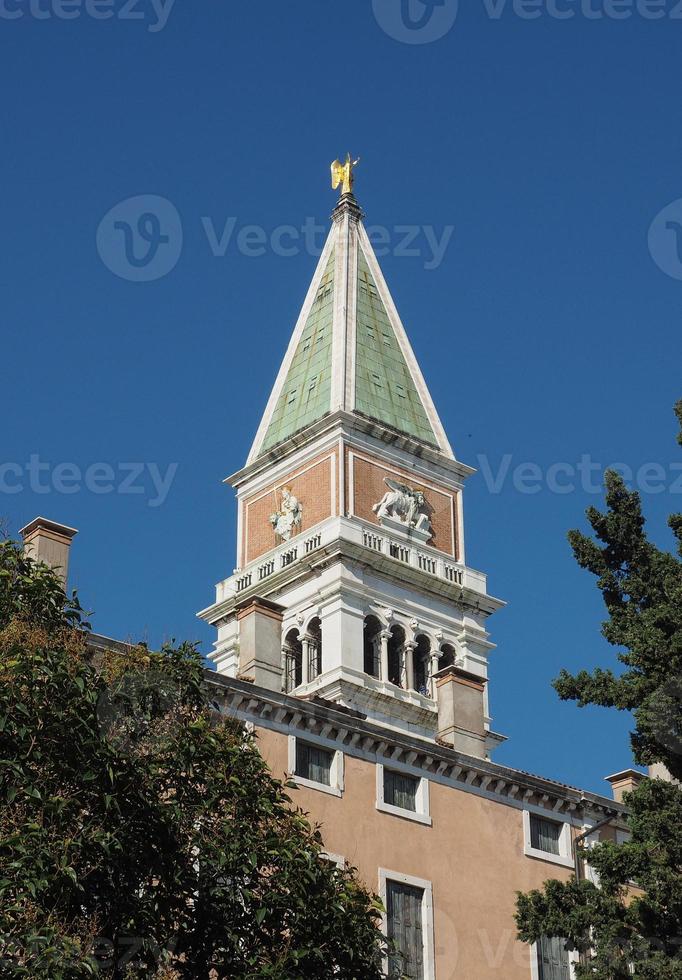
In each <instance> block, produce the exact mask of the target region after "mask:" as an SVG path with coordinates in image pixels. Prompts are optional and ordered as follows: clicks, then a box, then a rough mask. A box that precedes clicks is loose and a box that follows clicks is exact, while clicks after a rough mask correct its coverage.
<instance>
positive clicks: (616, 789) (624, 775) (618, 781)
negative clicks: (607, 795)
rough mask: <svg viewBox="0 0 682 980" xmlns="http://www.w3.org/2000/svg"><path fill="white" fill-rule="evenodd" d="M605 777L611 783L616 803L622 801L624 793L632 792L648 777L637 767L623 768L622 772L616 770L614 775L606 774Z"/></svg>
mask: <svg viewBox="0 0 682 980" xmlns="http://www.w3.org/2000/svg"><path fill="white" fill-rule="evenodd" d="M604 778H605V779H606V781H607V783H611V790H612V792H613V798H614V800H615V801H616V803H622V802H623V793H631V792H632V791H633V789H637V787H638V786H639V784H640V783H641V782H642V780H643V779H646V778H647V777H646V775H645V774H644V773H643V772H639V771H638V770H637V769H623V771H622V772H614V774H613V775H612V776H605V777H604Z"/></svg>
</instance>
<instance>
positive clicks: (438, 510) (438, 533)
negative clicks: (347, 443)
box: [346, 450, 458, 557]
mask: <svg viewBox="0 0 682 980" xmlns="http://www.w3.org/2000/svg"><path fill="white" fill-rule="evenodd" d="M386 477H389V478H391V479H394V480H397V481H398V482H400V483H406V484H407V485H408V486H414V487H419V488H420V489H422V490H423V491H424V496H425V497H426V502H427V504H428V505H429V507H430V514H429V516H430V518H431V526H432V528H433V537H432V538H431V540H430V541H429V542H428V543H429V545H430V547H432V548H437V549H438V550H439V551H443V552H445V553H446V554H448V555H453V556H454V557H458V556H457V554H456V551H457V538H456V527H457V523H456V520H454V521H453V518H454V515H455V514H456V507H457V494H456V493H455V492H453V491H451V490H445V489H442V490H439V489H436V487H435V485H434V484H433V483H431V482H430V481H426V482H425V481H424V480H423V479H422V477H421V475H420V474H417V473H414V472H413V473H409V472H407V471H405V470H401V469H399V468H397V467H394V466H388V465H387V464H385V463H380V462H379V461H376V462H374V461H371V460H369V459H367V458H366V457H365V456H364V454H363V455H360V454H356V453H354V452H352V451H350V450H347V453H346V480H347V485H350V484H352V487H353V501H352V506H353V513H354V514H355V515H356V516H357V517H360V518H361V519H362V520H363V521H370V522H371V523H373V524H378V523H379V521H378V520H377V516H376V514H375V513H374V511H373V510H372V508H373V507H374V505H375V504H376V503H378V502H379V501H380V500H381V498H382V497H383V496H384V494H385V493H386V490H387V489H388V488H387V486H386V484H385V483H384V480H385V478H386ZM346 499H347V500H350V496H349V492H348V490H347V496H346ZM453 528H454V533H453ZM453 540H454V548H453Z"/></svg>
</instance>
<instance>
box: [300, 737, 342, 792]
mask: <svg viewBox="0 0 682 980" xmlns="http://www.w3.org/2000/svg"><path fill="white" fill-rule="evenodd" d="M289 773H290V775H291V777H292V779H293V781H294V782H295V783H296V784H297V785H299V786H307V787H308V788H309V789H317V790H321V791H322V792H323V793H331V794H332V795H333V796H341V795H342V794H343V752H340V751H339V750H338V749H335V748H333V747H332V746H331V745H329V744H326V743H324V742H322V741H320V740H319V739H315V738H313V737H305V738H299V737H298V735H290V736H289Z"/></svg>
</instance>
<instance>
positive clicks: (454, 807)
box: [257, 729, 571, 980]
mask: <svg viewBox="0 0 682 980" xmlns="http://www.w3.org/2000/svg"><path fill="white" fill-rule="evenodd" d="M257 734H258V739H259V748H260V751H261V752H262V753H263V755H264V757H265V758H266V760H267V761H268V763H269V765H270V768H271V770H272V772H273V773H274V775H275V776H277V777H278V778H282V777H283V776H284V774H285V773H286V771H287V769H288V765H289V755H288V736H287V735H285V734H282V733H279V732H275V731H271V730H268V729H259V730H258V733H257ZM291 796H292V799H293V801H294V803H295V804H296V805H298V806H300V807H301V808H302V809H303V810H305V811H306V812H308V813H309V814H310V819H311V822H312V823H316V824H317V823H319V824H321V831H322V836H323V840H324V843H325V847H326V849H327V850H328V851H329V852H330V853H332V854H336V855H340V856H342V857H343V858H345V860H346V861H347V862H349V863H350V864H352V865H354V866H355V867H357V868H358V871H359V875H360V877H361V879H362V880H363V881H364V883H365V884H366V885H367V887H368V888H370V889H371V890H372V891H374V892H378V891H379V868H385V869H388V870H390V871H394V872H398V873H402V874H407V875H411V876H413V877H416V878H420V879H424V880H426V881H429V882H431V884H432V887H433V904H434V945H435V978H436V980H455V978H456V980H531V977H532V972H531V960H530V957H531V953H530V949H529V947H528V946H526V945H525V944H523V943H520V942H518V941H517V940H516V938H515V937H516V927H515V923H514V909H515V897H516V892H517V891H527V890H529V889H531V888H539V887H541V885H542V883H543V881H545V880H546V879H547V878H559V879H561V880H567V879H568V877H569V876H570V874H571V871H570V869H568V868H564V867H560V866H558V865H556V864H554V863H552V862H551V861H545V860H538V859H535V858H531V857H527V856H526V855H525V854H524V825H523V813H522V810H521V809H520V808H518V807H515V806H511V805H504V804H502V803H498V802H494V801H492V800H489V799H486V798H484V797H482V796H478V795H475V794H474V793H469V792H466V791H464V790H458V789H455V788H454V787H450V786H446V785H443V784H440V783H437V782H435V781H433V780H431V781H430V782H429V796H430V812H431V818H432V825H431V826H426V825H424V824H421V823H417V822H415V821H413V820H411V819H408V818H403V817H399V816H394V815H392V814H388V813H384V812H381V811H379V810H377V809H376V765H375V764H374V763H372V762H370V761H366V760H364V759H361V758H356V757H353V756H351V755H348V754H345V755H344V791H343V794H342V796H341V797H338V796H333V795H331V794H329V793H325V792H323V791H319V790H315V789H312V788H308V787H304V786H300V787H299V789H297V790H292V791H291Z"/></svg>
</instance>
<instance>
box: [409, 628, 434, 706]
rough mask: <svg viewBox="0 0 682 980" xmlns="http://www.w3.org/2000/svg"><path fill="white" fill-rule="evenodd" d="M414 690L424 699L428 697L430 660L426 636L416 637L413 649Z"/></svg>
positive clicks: (429, 648)
mask: <svg viewBox="0 0 682 980" xmlns="http://www.w3.org/2000/svg"><path fill="white" fill-rule="evenodd" d="M413 657H414V689H415V691H418V692H419V694H423V695H424V696H425V697H429V696H430V691H429V673H430V659H431V641H430V640H429V638H428V636H424V635H423V634H422V635H421V636H418V637H417V645H416V647H415V648H414V653H413Z"/></svg>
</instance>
